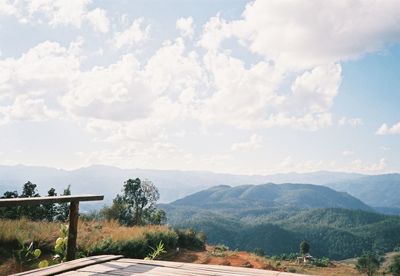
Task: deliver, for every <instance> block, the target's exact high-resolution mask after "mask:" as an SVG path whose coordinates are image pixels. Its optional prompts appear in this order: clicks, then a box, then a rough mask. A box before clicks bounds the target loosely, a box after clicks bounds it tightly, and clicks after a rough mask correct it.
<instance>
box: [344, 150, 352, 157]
mask: <svg viewBox="0 0 400 276" xmlns="http://www.w3.org/2000/svg"><path fill="white" fill-rule="evenodd" d="M353 154H354V152H353V151H351V150H344V151H342V155H343V156H351V155H353Z"/></svg>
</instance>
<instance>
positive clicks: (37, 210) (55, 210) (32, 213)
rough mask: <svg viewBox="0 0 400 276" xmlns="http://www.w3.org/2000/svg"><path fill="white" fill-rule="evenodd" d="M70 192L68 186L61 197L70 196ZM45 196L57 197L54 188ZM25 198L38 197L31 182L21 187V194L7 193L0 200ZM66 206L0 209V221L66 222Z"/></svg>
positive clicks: (51, 205)
mask: <svg viewBox="0 0 400 276" xmlns="http://www.w3.org/2000/svg"><path fill="white" fill-rule="evenodd" d="M70 194H71V190H70V187H69V186H68V188H67V189H65V190H64V193H63V195H70ZM47 196H57V193H56V192H55V189H54V188H51V189H50V190H49V191H48V194H47ZM26 197H40V194H39V193H38V191H37V185H36V184H33V183H32V182H30V181H28V182H26V183H25V184H24V185H23V187H22V192H21V194H18V192H17V191H7V192H5V193H4V194H3V196H2V197H1V198H26ZM68 210H69V209H68V204H67V203H63V204H55V203H49V204H42V205H29V206H12V207H2V208H0V219H19V218H21V217H25V218H28V219H30V220H34V221H39V220H46V221H66V220H67V219H68Z"/></svg>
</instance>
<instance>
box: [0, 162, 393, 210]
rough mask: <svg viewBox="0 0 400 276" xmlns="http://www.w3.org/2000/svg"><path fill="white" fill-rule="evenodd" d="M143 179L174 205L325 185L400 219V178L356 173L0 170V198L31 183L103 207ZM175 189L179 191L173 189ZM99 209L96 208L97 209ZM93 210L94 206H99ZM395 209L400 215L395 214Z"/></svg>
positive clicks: (102, 168) (18, 167) (103, 168)
mask: <svg viewBox="0 0 400 276" xmlns="http://www.w3.org/2000/svg"><path fill="white" fill-rule="evenodd" d="M136 177H139V178H145V179H149V180H151V181H153V182H154V184H155V185H156V186H157V187H158V189H159V191H160V195H161V198H160V202H163V203H166V202H172V201H174V200H177V199H179V198H182V197H185V196H187V195H189V194H192V193H195V192H198V191H201V190H204V189H207V188H209V187H213V186H217V185H230V186H239V185H245V184H263V183H269V182H271V183H277V184H280V183H308V184H317V185H325V186H328V187H331V188H333V189H335V190H338V191H342V192H347V193H348V194H350V195H353V196H355V197H357V198H359V199H361V200H362V201H363V202H364V203H366V204H368V205H370V206H373V207H376V208H377V209H379V210H381V211H383V212H389V213H400V211H399V210H400V208H399V207H400V189H398V187H400V175H399V174H383V175H363V174H356V173H343V172H329V171H318V172H311V173H282V174H272V175H235V174H224V173H213V172H206V171H178V170H148V169H121V168H117V167H112V166H103V165H94V166H90V167H86V168H80V169H76V170H63V169H55V168H47V167H37V166H24V165H16V166H0V194H2V193H4V192H5V191H9V190H13V191H14V190H17V191H20V190H21V188H22V185H23V184H24V183H25V182H27V181H31V182H33V183H35V184H37V185H38V188H39V191H40V193H41V194H42V195H43V194H46V192H47V191H48V190H49V189H50V188H51V187H54V188H55V189H56V190H57V191H58V192H59V193H60V192H62V191H63V189H64V188H66V187H67V186H68V185H71V190H72V193H73V194H82V193H96V194H97V193H99V194H103V195H104V196H105V199H104V202H102V203H101V205H103V204H110V203H111V201H112V199H113V198H114V197H115V195H116V194H117V193H118V192H120V191H121V188H122V185H123V182H124V181H125V180H127V179H129V178H136ZM177 187H179V188H177ZM97 205H99V204H97ZM97 205H95V206H97ZM398 208H399V209H398Z"/></svg>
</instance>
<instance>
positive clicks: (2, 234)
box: [0, 219, 178, 275]
mask: <svg viewBox="0 0 400 276" xmlns="http://www.w3.org/2000/svg"><path fill="white" fill-rule="evenodd" d="M60 226H61V224H60V223H49V222H32V221H28V220H25V219H21V220H14V221H13V220H0V275H6V274H9V273H10V272H16V269H17V266H16V263H15V261H14V260H13V252H14V251H15V250H17V249H18V248H19V243H18V240H20V241H23V242H24V243H30V242H31V241H34V242H35V248H40V249H41V250H42V252H43V255H45V256H47V259H49V256H50V254H51V253H52V250H53V246H54V244H55V240H56V239H57V237H58V236H59V229H60ZM159 240H163V242H164V244H165V245H166V247H167V248H168V249H171V248H175V247H176V245H177V241H178V236H177V234H176V233H175V232H174V231H173V230H172V229H170V228H168V227H167V226H143V227H124V226H120V225H119V224H118V223H116V222H101V223H98V222H92V221H90V222H88V221H79V226H78V241H77V244H78V251H79V252H81V253H83V254H84V255H96V254H102V253H103V252H104V251H105V250H109V251H110V250H114V251H111V252H104V253H108V254H118V253H119V252H120V251H122V252H123V253H125V255H132V254H134V255H132V257H141V258H143V257H145V256H146V255H147V254H148V253H149V252H150V251H151V249H150V247H149V246H153V247H154V246H155V245H156V244H157V243H158V241H159ZM105 242H109V244H107V243H105ZM130 249H132V251H134V252H127V251H128V250H130ZM135 254H136V255H135ZM25 269H29V268H25Z"/></svg>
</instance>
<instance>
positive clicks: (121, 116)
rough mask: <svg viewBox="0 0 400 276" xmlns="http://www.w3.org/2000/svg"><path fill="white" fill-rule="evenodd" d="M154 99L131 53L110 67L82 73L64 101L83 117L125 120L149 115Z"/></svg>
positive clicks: (75, 80)
mask: <svg viewBox="0 0 400 276" xmlns="http://www.w3.org/2000/svg"><path fill="white" fill-rule="evenodd" d="M154 96H155V95H153V94H152V93H151V91H150V90H149V88H148V85H147V83H146V81H145V80H144V79H143V77H142V72H141V71H140V69H139V62H138V61H137V60H136V58H135V57H134V56H133V55H130V54H128V55H125V56H123V57H122V58H121V59H120V60H119V61H117V62H116V63H114V64H111V65H109V66H108V67H94V68H93V69H91V70H90V71H87V72H80V73H79V74H78V75H77V76H76V77H75V78H74V80H73V81H72V82H71V84H70V85H69V91H68V93H67V94H66V95H65V96H64V97H63V100H62V102H63V104H64V106H65V107H66V108H67V110H69V111H70V112H72V113H73V114H76V115H79V116H81V117H89V118H98V119H107V120H115V121H124V120H132V119H135V118H141V117H144V116H146V115H147V113H148V112H149V109H150V108H151V102H152V100H153V99H154Z"/></svg>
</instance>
